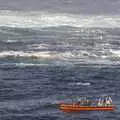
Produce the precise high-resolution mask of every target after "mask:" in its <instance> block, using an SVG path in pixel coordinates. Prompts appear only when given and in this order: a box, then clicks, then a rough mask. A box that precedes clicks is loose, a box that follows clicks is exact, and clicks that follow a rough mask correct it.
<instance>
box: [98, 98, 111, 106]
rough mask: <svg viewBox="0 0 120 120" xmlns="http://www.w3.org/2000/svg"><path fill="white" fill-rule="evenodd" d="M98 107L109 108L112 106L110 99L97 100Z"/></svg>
mask: <svg viewBox="0 0 120 120" xmlns="http://www.w3.org/2000/svg"><path fill="white" fill-rule="evenodd" d="M97 105H98V106H110V105H112V99H111V97H106V98H104V99H103V98H99V100H98V104H97Z"/></svg>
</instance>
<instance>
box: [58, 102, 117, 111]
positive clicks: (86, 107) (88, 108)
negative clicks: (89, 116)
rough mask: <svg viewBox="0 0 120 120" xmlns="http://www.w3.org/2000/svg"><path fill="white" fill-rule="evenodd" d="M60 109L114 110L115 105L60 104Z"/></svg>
mask: <svg viewBox="0 0 120 120" xmlns="http://www.w3.org/2000/svg"><path fill="white" fill-rule="evenodd" d="M59 108H60V110H62V111H64V112H80V111H114V110H115V106H114V105H112V106H80V105H74V104H60V107H59Z"/></svg>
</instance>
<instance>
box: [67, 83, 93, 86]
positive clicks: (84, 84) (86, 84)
mask: <svg viewBox="0 0 120 120" xmlns="http://www.w3.org/2000/svg"><path fill="white" fill-rule="evenodd" d="M68 85H70V86H74V85H78V86H79V85H82V86H90V85H91V84H90V83H89V82H75V83H69V84H68Z"/></svg>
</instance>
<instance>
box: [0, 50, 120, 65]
mask: <svg viewBox="0 0 120 120" xmlns="http://www.w3.org/2000/svg"><path fill="white" fill-rule="evenodd" d="M7 57H11V58H31V59H33V58H34V59H38V61H39V59H46V60H54V62H56V64H61V62H64V63H66V62H67V63H75V64H77V63H89V64H113V63H114V64H118V63H120V62H119V60H120V51H118V50H117V51H115V50H112V49H110V51H109V54H107V55H102V54H101V55H97V53H95V52H93V53H92V52H91V51H85V50H79V51H75V50H73V51H65V52H60V51H13V50H9V51H2V52H0V58H1V59H2V58H7ZM114 61H115V62H114Z"/></svg>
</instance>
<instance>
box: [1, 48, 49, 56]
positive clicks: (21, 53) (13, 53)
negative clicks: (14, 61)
mask: <svg viewBox="0 0 120 120" xmlns="http://www.w3.org/2000/svg"><path fill="white" fill-rule="evenodd" d="M9 56H12V57H35V58H51V56H50V53H49V52H33V51H31V52H24V51H12V50H11V51H3V52H0V57H1V58H4V57H9Z"/></svg>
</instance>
